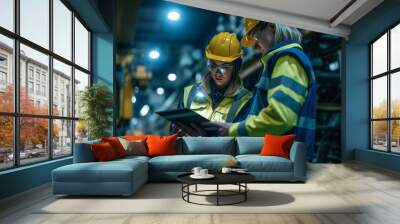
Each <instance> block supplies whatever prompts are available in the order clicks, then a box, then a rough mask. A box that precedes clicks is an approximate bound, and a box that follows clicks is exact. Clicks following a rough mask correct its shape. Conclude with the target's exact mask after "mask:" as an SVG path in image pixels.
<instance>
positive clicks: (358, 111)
mask: <svg viewBox="0 0 400 224" xmlns="http://www.w3.org/2000/svg"><path fill="white" fill-rule="evenodd" d="M399 12H400V0H385V1H384V2H383V3H382V4H380V5H379V6H378V7H376V8H375V9H374V10H372V11H371V12H369V13H368V14H367V15H366V16H364V17H363V18H362V19H360V20H359V21H358V22H357V23H355V24H353V26H352V30H351V35H350V37H349V40H348V42H347V43H346V44H345V46H344V52H345V58H344V61H343V62H344V66H345V71H344V77H343V80H344V113H343V121H344V125H343V128H344V130H343V132H342V134H343V142H342V156H343V159H344V160H353V159H355V160H358V161H362V162H366V163H369V164H372V165H376V166H381V167H383V168H387V169H392V170H399V166H400V165H398V164H400V157H398V156H395V155H387V153H384V155H383V154H382V153H381V152H376V151H372V150H369V149H368V148H369V139H370V138H369V133H370V132H369V100H370V99H369V79H368V77H369V49H368V44H369V43H370V42H371V41H373V40H374V39H375V38H376V37H377V36H378V35H380V34H381V33H383V32H385V30H387V29H388V28H389V27H390V26H392V25H393V24H394V23H396V22H400V13H399ZM356 149H357V150H356ZM360 150H362V151H360ZM388 156H392V157H390V159H389V157H388ZM378 160H379V162H377V161H378ZM396 163H397V164H396Z"/></svg>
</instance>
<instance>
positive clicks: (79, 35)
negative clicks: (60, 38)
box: [75, 18, 89, 70]
mask: <svg viewBox="0 0 400 224" xmlns="http://www.w3.org/2000/svg"><path fill="white" fill-rule="evenodd" d="M75 63H76V64H78V65H80V66H82V67H83V68H86V69H88V70H89V32H88V31H87V30H86V28H85V27H84V26H83V25H82V23H81V22H80V21H79V20H78V19H77V18H75Z"/></svg>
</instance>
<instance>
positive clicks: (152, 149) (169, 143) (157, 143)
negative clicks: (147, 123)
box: [146, 135, 177, 157]
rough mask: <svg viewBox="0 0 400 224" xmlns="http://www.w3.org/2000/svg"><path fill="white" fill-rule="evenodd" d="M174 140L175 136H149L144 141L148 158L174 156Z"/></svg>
mask: <svg viewBox="0 0 400 224" xmlns="http://www.w3.org/2000/svg"><path fill="white" fill-rule="evenodd" d="M176 138H177V135H170V136H158V135H149V136H148V137H147V140H146V143H147V148H148V151H147V154H148V156H152V157H154V156H165V155H176Z"/></svg>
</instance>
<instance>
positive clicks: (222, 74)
mask: <svg viewBox="0 0 400 224" xmlns="http://www.w3.org/2000/svg"><path fill="white" fill-rule="evenodd" d="M205 54H206V57H207V69H208V72H207V74H205V76H204V77H203V80H202V81H201V82H198V83H196V84H193V85H190V86H187V87H185V88H184V90H183V94H182V97H181V100H180V103H179V105H178V108H190V109H191V110H193V111H195V112H197V113H199V114H200V115H202V116H203V117H205V118H207V119H209V120H210V121H223V122H238V121H241V120H243V119H244V118H246V117H247V112H248V105H249V100H250V98H251V92H249V91H248V90H247V89H245V88H244V87H243V84H242V80H241V79H240V77H239V71H240V68H241V66H242V58H241V57H242V54H243V51H242V49H241V47H240V42H239V40H238V39H237V37H236V35H235V34H232V33H228V32H221V33H218V34H217V35H215V36H214V37H213V38H212V39H211V41H210V42H209V44H208V46H207V47H206V50H205ZM177 125H178V127H179V128H180V129H181V130H182V131H183V132H185V133H186V134H189V135H192V136H193V135H195V136H197V135H203V133H201V132H197V130H198V127H187V125H183V124H177ZM172 130H173V131H176V130H177V128H174V125H172Z"/></svg>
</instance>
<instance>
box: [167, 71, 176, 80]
mask: <svg viewBox="0 0 400 224" xmlns="http://www.w3.org/2000/svg"><path fill="white" fill-rule="evenodd" d="M168 80H169V81H171V82H173V81H175V80H176V74H175V73H169V74H168Z"/></svg>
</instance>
